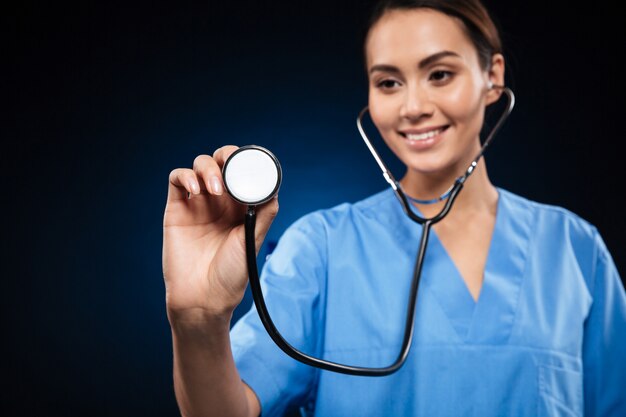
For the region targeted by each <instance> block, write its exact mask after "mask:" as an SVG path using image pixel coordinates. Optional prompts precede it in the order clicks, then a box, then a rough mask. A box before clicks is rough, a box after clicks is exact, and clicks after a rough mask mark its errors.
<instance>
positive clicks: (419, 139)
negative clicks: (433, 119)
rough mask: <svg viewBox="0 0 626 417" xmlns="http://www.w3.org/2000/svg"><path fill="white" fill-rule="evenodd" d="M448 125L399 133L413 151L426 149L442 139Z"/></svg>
mask: <svg viewBox="0 0 626 417" xmlns="http://www.w3.org/2000/svg"><path fill="white" fill-rule="evenodd" d="M448 127H450V125H445V126H432V127H427V128H423V129H407V130H402V131H399V132H398V133H399V134H400V136H402V137H404V138H405V143H407V144H408V145H409V146H410V147H411V148H412V149H414V150H425V149H428V148H430V147H432V146H434V145H436V144H437V143H439V141H440V140H441V139H442V137H443V135H442V133H444V132H445V131H446V130H447V129H448Z"/></svg>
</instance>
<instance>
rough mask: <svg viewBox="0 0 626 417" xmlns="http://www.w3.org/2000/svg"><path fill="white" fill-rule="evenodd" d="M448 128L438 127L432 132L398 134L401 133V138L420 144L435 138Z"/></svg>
mask: <svg viewBox="0 0 626 417" xmlns="http://www.w3.org/2000/svg"><path fill="white" fill-rule="evenodd" d="M448 127H449V126H443V127H438V128H436V129H432V130H429V131H426V132H422V133H404V132H398V133H400V136H402V137H404V138H406V139H408V140H409V141H411V142H420V141H426V140H428V139H432V138H434V137H435V136H437V135H439V134H440V133H442V132H443V131H445V130H446V129H447V128H448Z"/></svg>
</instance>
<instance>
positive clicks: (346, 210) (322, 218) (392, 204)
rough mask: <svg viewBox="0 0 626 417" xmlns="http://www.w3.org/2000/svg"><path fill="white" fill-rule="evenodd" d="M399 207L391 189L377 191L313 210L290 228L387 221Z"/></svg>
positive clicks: (309, 229)
mask: <svg viewBox="0 0 626 417" xmlns="http://www.w3.org/2000/svg"><path fill="white" fill-rule="evenodd" d="M398 209H399V206H398V202H397V199H396V197H395V194H394V193H393V191H392V190H391V189H387V190H383V191H380V192H377V193H375V194H373V195H371V196H368V197H366V198H364V199H362V200H359V201H356V202H352V203H350V202H344V203H342V204H338V205H336V206H334V207H330V208H325V209H320V210H316V211H313V212H311V213H309V214H306V215H305V216H303V217H301V218H299V219H298V220H296V221H295V222H294V223H293V224H292V225H291V226H290V229H296V230H300V231H311V230H312V229H319V228H323V229H325V230H326V231H331V230H337V229H342V228H346V227H354V226H356V225H358V224H361V223H364V222H365V223H368V222H369V223H371V222H377V223H380V222H388V221H391V220H392V219H393V218H394V217H395V216H394V213H395V212H396V211H397V210H398Z"/></svg>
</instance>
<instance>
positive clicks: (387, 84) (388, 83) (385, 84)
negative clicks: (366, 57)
mask: <svg viewBox="0 0 626 417" xmlns="http://www.w3.org/2000/svg"><path fill="white" fill-rule="evenodd" d="M397 84H398V82H397V81H395V80H382V81H378V82H377V83H376V87H378V88H381V89H383V90H389V89H391V88H393V87H395V86H396V85H397Z"/></svg>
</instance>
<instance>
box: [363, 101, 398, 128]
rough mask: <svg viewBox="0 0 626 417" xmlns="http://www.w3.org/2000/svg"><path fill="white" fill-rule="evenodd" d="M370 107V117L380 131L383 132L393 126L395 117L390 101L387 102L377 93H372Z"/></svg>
mask: <svg viewBox="0 0 626 417" xmlns="http://www.w3.org/2000/svg"><path fill="white" fill-rule="evenodd" d="M368 106H369V113H370V117H371V118H372V121H373V122H374V125H375V126H376V128H377V129H378V130H380V131H381V132H383V131H384V130H386V129H388V128H389V127H390V126H391V125H392V124H393V122H394V120H395V116H394V109H393V106H392V105H391V103H390V100H385V99H384V98H381V97H380V96H378V95H376V94H375V93H374V94H373V93H370V95H369V102H368Z"/></svg>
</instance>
